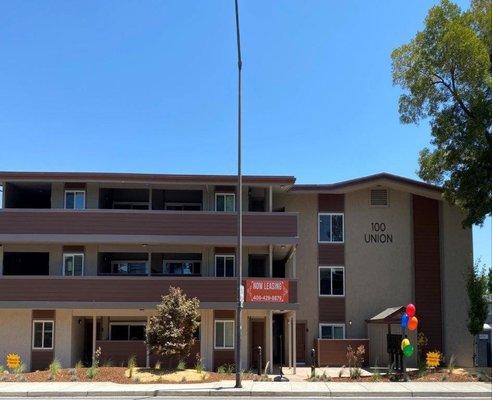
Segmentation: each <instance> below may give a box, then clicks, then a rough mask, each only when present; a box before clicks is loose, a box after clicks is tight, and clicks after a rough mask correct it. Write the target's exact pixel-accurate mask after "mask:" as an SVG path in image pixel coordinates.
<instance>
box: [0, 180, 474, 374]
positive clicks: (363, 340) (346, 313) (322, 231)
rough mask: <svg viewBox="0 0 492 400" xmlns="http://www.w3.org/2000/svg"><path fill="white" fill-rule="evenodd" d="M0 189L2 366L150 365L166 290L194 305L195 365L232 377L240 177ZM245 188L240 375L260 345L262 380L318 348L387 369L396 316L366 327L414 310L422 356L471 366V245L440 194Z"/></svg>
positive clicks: (340, 186)
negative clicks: (152, 335) (427, 352)
mask: <svg viewBox="0 0 492 400" xmlns="http://www.w3.org/2000/svg"><path fill="white" fill-rule="evenodd" d="M0 182H2V186H3V202H2V205H3V208H2V210H1V211H0V357H1V358H4V357H5V355H6V354H7V353H11V352H16V353H19V354H20V355H21V357H22V360H23V361H24V362H25V363H26V365H27V366H28V368H30V369H31V370H36V369H41V368H45V367H46V366H47V365H48V364H49V363H50V362H51V360H52V359H54V358H57V359H59V360H60V361H61V363H62V365H64V366H72V365H74V364H75V363H76V362H77V361H79V360H82V361H85V362H86V363H90V360H91V359H92V356H93V353H94V351H95V349H97V348H99V347H100V348H101V352H102V359H103V360H111V361H112V363H113V365H118V364H122V363H126V360H127V359H128V358H129V357H130V355H132V354H135V355H136V356H137V362H138V363H139V364H140V365H142V366H145V365H153V364H154V363H155V362H156V361H157V358H156V357H155V356H154V355H153V354H152V353H151V352H149V351H148V349H147V348H146V346H145V343H144V339H145V324H146V322H147V320H148V318H149V316H151V315H152V313H153V310H154V309H155V306H156V304H157V303H158V302H159V301H160V298H161V296H162V295H164V294H166V293H167V292H168V290H169V287H171V286H175V287H180V288H182V289H183V290H184V292H185V293H186V294H187V295H188V296H191V297H197V298H198V299H199V300H200V314H201V325H200V329H199V332H197V341H196V344H195V348H194V349H193V351H192V354H191V355H190V360H189V362H190V363H191V364H193V363H194V362H195V357H197V356H198V357H200V358H201V359H202V360H203V362H204V364H205V366H206V367H207V368H209V369H216V368H217V367H218V366H220V365H224V364H232V363H233V362H234V343H235V342H234V333H235V329H234V313H235V311H234V310H235V307H236V299H237V292H236V285H237V281H236V276H237V264H238V263H237V259H236V235H237V225H236V223H237V221H236V177H234V176H214V175H157V174H153V175H150V174H122V173H47V172H46V173H42V172H39V173H29V172H2V173H0ZM243 182H244V188H243V211H244V216H243V236H244V239H243V244H244V248H243V260H242V261H243V262H242V264H243V271H242V273H243V276H244V284H245V286H246V292H247V293H246V299H245V300H246V301H245V303H244V311H243V313H242V326H243V331H242V332H243V333H242V346H243V348H242V355H243V360H242V365H243V367H244V368H249V367H253V366H255V365H256V362H257V358H256V357H257V351H256V349H257V347H258V346H262V348H263V353H264V360H265V362H267V361H270V365H272V364H278V363H282V364H283V365H290V366H295V365H297V364H299V363H306V362H310V357H311V348H313V347H314V348H316V351H317V355H316V357H317V358H318V361H319V362H322V363H328V364H331V365H336V364H344V362H341V361H340V360H341V359H343V357H344V356H345V352H346V347H347V345H349V344H352V343H353V344H363V345H365V346H366V348H367V350H368V355H369V359H370V361H371V362H372V363H379V364H380V365H384V362H385V360H386V359H385V357H386V355H385V351H384V350H385V349H384V347H385V340H386V339H385V334H386V326H388V325H389V326H391V324H393V329H398V328H397V327H396V326H395V325H396V323H397V320H396V319H397V315H396V314H397V312H395V313H393V314H394V315H393V314H391V313H389V314H388V315H387V316H389V317H388V318H386V319H384V320H382V319H378V320H377V321H376V320H373V319H372V317H374V316H376V315H377V314H378V313H380V312H381V311H383V310H385V309H387V308H390V307H395V309H396V310H397V309H398V307H400V306H402V305H405V304H407V303H408V302H414V303H415V304H416V306H417V312H418V315H419V318H420V325H419V332H424V333H425V335H426V336H427V337H428V339H429V342H430V344H429V345H430V347H431V348H432V349H439V350H442V351H444V352H445V353H446V354H451V353H452V354H455V356H456V357H457V360H458V362H459V363H460V364H463V365H466V364H469V363H470V362H471V356H469V355H470V353H471V349H472V344H471V337H470V335H468V333H467V331H466V293H465V280H464V275H463V274H464V273H465V272H466V270H467V268H469V267H470V266H471V263H472V250H471V243H472V240H471V232H470V230H467V229H463V228H462V227H461V219H462V216H461V215H460V213H459V212H458V210H457V209H455V208H454V207H451V206H449V205H448V204H447V203H445V202H444V201H442V198H441V190H440V189H439V188H438V187H435V186H431V185H428V184H424V183H421V182H417V181H412V180H409V179H405V178H401V177H396V176H393V175H388V174H380V175H375V176H370V177H366V178H360V179H356V180H353V181H347V182H341V183H337V184H331V185H297V184H295V178H294V177H290V176H245V177H244V180H243ZM272 293H273V295H272ZM390 317H391V318H393V319H391V318H390ZM380 322H383V323H380ZM468 358H469V360H468ZM321 360H323V361H321ZM326 360H329V361H328V362H327V361H326ZM160 361H161V363H166V362H169V363H171V362H173V360H160Z"/></svg>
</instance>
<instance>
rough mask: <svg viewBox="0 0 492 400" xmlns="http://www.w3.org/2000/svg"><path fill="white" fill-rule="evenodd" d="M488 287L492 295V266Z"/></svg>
mask: <svg viewBox="0 0 492 400" xmlns="http://www.w3.org/2000/svg"><path fill="white" fill-rule="evenodd" d="M488 289H489V294H490V295H491V296H492V267H489V282H488Z"/></svg>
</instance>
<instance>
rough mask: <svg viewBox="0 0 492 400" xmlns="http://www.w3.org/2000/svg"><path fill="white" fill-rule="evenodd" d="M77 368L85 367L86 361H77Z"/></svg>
mask: <svg viewBox="0 0 492 400" xmlns="http://www.w3.org/2000/svg"><path fill="white" fill-rule="evenodd" d="M74 368H75V369H81V368H84V363H83V362H82V360H79V361H77V363H76V364H75V367H74Z"/></svg>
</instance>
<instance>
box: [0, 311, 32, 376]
mask: <svg viewBox="0 0 492 400" xmlns="http://www.w3.org/2000/svg"><path fill="white" fill-rule="evenodd" d="M31 329H32V322H31V310H16V309H12V310H0V364H2V365H5V357H6V356H7V354H9V353H17V354H19V355H20V357H21V360H22V362H23V363H24V364H25V365H26V368H27V369H29V366H30V365H31Z"/></svg>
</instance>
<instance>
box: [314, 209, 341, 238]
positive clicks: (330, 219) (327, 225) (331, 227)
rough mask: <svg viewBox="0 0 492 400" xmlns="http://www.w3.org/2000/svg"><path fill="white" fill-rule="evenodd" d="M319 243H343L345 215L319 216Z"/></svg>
mask: <svg viewBox="0 0 492 400" xmlns="http://www.w3.org/2000/svg"><path fill="white" fill-rule="evenodd" d="M318 241H319V242H320V243H343V214H340V213H329V214H326V213H323V214H321V213H320V214H319V229H318Z"/></svg>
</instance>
